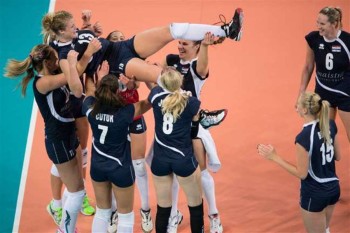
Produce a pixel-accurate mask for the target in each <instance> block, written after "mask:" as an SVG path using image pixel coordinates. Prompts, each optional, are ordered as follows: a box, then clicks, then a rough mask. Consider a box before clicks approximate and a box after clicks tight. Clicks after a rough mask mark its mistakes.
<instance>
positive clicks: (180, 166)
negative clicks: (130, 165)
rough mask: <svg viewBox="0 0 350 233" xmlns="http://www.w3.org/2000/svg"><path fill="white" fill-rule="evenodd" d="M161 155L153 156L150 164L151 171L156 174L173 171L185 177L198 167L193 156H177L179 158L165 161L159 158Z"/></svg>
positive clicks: (164, 174)
mask: <svg viewBox="0 0 350 233" xmlns="http://www.w3.org/2000/svg"><path fill="white" fill-rule="evenodd" d="M160 156H161V155H159V156H156V155H155V156H154V157H153V160H152V164H151V171H152V173H153V174H154V175H156V176H166V175H169V174H171V173H174V174H175V175H177V176H181V177H187V176H189V175H191V174H192V173H193V172H194V171H195V170H196V169H197V167H198V162H197V160H196V158H195V157H194V156H190V157H188V158H187V157H183V158H181V157H180V156H179V160H175V161H173V162H166V161H162V160H160V159H159V157H160Z"/></svg>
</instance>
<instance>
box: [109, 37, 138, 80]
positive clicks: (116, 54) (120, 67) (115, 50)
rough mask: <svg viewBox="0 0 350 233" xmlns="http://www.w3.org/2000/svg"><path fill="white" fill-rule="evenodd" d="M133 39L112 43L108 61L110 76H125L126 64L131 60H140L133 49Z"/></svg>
mask: <svg viewBox="0 0 350 233" xmlns="http://www.w3.org/2000/svg"><path fill="white" fill-rule="evenodd" d="M134 38H135V37H132V38H131V39H128V40H124V41H119V42H114V44H113V47H112V51H111V55H110V57H109V59H108V63H109V66H110V67H109V68H110V70H109V72H110V73H112V74H117V73H123V74H125V68H126V65H127V63H128V62H129V61H130V60H131V59H133V58H140V59H144V58H141V57H140V56H139V55H138V54H137V52H136V51H135V47H134Z"/></svg>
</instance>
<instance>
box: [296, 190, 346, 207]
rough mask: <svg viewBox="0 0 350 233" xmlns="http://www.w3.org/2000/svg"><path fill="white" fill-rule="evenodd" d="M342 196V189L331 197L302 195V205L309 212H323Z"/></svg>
mask: <svg viewBox="0 0 350 233" xmlns="http://www.w3.org/2000/svg"><path fill="white" fill-rule="evenodd" d="M339 197H340V189H339V190H338V192H337V193H336V194H334V195H333V196H330V197H317V198H316V197H311V196H300V202H299V204H300V207H301V208H303V209H304V210H306V211H309V212H321V211H322V210H323V209H324V208H326V207H327V206H329V205H335V203H337V202H338V200H339Z"/></svg>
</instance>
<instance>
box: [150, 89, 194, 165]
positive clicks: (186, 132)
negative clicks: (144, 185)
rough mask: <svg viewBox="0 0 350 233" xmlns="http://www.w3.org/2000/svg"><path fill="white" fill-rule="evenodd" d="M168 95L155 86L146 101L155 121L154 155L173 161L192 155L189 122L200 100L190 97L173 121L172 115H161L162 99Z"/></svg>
mask: <svg viewBox="0 0 350 233" xmlns="http://www.w3.org/2000/svg"><path fill="white" fill-rule="evenodd" d="M168 95H169V92H166V91H164V90H163V89H162V88H161V87H159V86H156V87H155V88H153V89H152V91H151V93H150V95H149V96H148V101H149V102H150V103H151V104H152V106H153V114H154V121H155V136H154V137H155V143H154V156H159V159H160V160H162V161H166V162H173V161H175V160H177V159H178V158H179V156H193V147H192V139H191V122H192V118H193V117H194V116H195V115H196V114H197V113H198V110H199V106H200V101H199V100H198V99H197V98H195V97H190V98H189V99H188V102H187V105H186V107H185V109H184V111H183V112H182V113H181V115H180V117H179V118H178V119H177V120H176V122H173V117H172V115H170V114H168V113H167V114H164V115H163V113H162V109H161V106H162V102H163V99H164V98H165V97H166V96H168Z"/></svg>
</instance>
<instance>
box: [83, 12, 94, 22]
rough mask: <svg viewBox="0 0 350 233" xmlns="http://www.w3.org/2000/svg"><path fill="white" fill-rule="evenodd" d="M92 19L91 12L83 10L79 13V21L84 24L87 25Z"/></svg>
mask: <svg viewBox="0 0 350 233" xmlns="http://www.w3.org/2000/svg"><path fill="white" fill-rule="evenodd" d="M91 17H92V11H91V10H83V11H82V12H81V19H82V20H83V23H84V24H89V23H90V20H91Z"/></svg>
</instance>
